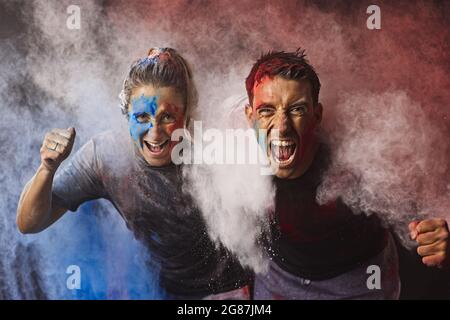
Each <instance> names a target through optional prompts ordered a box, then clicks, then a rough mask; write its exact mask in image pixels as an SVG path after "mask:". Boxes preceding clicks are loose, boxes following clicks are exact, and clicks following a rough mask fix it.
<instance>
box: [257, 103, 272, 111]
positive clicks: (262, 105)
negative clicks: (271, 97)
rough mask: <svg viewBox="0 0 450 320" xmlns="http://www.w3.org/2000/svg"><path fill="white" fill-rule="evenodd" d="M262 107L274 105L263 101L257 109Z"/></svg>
mask: <svg viewBox="0 0 450 320" xmlns="http://www.w3.org/2000/svg"><path fill="white" fill-rule="evenodd" d="M262 107H272V105H271V104H270V103H266V102H262V103H260V104H258V105H257V106H256V107H255V110H258V109H261V108H262Z"/></svg>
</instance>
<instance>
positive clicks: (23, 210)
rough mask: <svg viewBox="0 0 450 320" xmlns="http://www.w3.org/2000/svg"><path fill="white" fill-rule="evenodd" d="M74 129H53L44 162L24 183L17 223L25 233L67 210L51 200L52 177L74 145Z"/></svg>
mask: <svg viewBox="0 0 450 320" xmlns="http://www.w3.org/2000/svg"><path fill="white" fill-rule="evenodd" d="M74 140H75V129H73V128H69V129H67V130H64V129H54V130H52V131H51V132H50V133H48V134H47V135H46V137H45V139H44V142H43V144H42V147H41V151H40V152H41V164H40V166H39V168H38V169H37V171H36V174H35V175H34V177H33V178H32V179H31V180H30V181H29V182H28V183H27V184H26V185H25V187H24V189H23V191H22V194H21V196H20V200H19V205H18V207H17V220H16V221H17V226H18V228H19V230H20V232H22V233H37V232H40V231H42V230H44V229H46V228H47V227H49V226H50V225H51V224H53V223H54V222H55V221H57V220H58V219H59V218H60V217H62V215H63V214H64V213H65V212H66V211H67V209H66V208H62V207H59V206H57V205H55V204H54V202H53V201H52V184H53V177H54V175H55V173H56V170H57V169H58V167H59V165H60V164H61V162H62V161H64V159H66V158H67V157H68V156H69V154H70V152H71V150H72V147H73V142H74Z"/></svg>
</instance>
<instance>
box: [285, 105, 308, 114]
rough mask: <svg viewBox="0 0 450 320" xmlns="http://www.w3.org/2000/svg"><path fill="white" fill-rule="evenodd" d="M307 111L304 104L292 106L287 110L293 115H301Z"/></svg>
mask: <svg viewBox="0 0 450 320" xmlns="http://www.w3.org/2000/svg"><path fill="white" fill-rule="evenodd" d="M307 111H308V108H307V107H306V106H305V105H300V106H293V107H292V108H291V109H289V112H290V113H292V114H295V115H302V114H305V113H306V112H307Z"/></svg>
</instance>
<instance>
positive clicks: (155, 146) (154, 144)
mask: <svg viewBox="0 0 450 320" xmlns="http://www.w3.org/2000/svg"><path fill="white" fill-rule="evenodd" d="M166 141H167V140H166ZM166 141H163V142H160V143H151V142H149V141H147V143H148V144H149V145H150V146H152V147H154V148H157V147H160V146H162V145H163V144H164V143H166Z"/></svg>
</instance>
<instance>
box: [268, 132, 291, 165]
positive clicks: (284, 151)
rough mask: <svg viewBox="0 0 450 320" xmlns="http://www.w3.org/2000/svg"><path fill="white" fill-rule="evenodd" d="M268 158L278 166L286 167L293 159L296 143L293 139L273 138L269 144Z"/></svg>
mask: <svg viewBox="0 0 450 320" xmlns="http://www.w3.org/2000/svg"><path fill="white" fill-rule="evenodd" d="M269 149H270V150H269V152H270V158H271V159H272V160H273V161H275V164H277V165H278V166H279V167H281V168H282V167H287V166H289V165H290V164H292V162H293V161H294V158H295V154H296V151H297V143H296V142H295V141H294V140H293V139H273V140H271V141H270V145H269Z"/></svg>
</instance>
